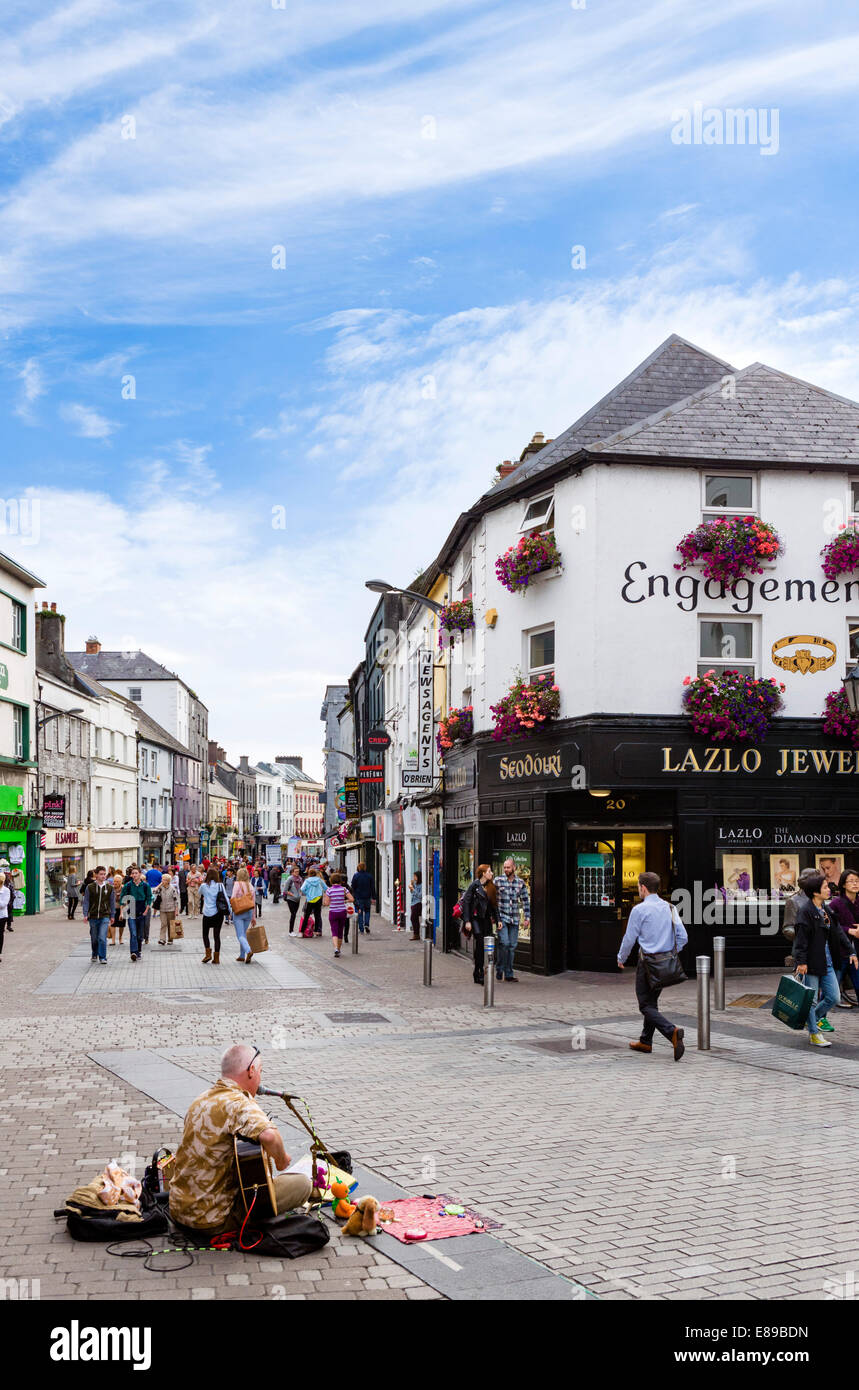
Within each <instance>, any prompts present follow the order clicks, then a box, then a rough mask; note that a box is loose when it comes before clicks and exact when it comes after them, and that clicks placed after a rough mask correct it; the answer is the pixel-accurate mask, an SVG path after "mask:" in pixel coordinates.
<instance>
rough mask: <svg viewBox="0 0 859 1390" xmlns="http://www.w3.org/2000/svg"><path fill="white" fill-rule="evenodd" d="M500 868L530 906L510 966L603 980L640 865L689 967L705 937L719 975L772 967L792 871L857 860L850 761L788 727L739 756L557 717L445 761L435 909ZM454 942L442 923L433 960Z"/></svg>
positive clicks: (644, 726)
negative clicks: (720, 940) (531, 732)
mask: <svg viewBox="0 0 859 1390" xmlns="http://www.w3.org/2000/svg"><path fill="white" fill-rule="evenodd" d="M507 858H512V859H513V860H514V863H515V864H516V866H517V872H518V873H520V875H521V876H522V877H523V878H524V879H525V880H526V882H527V883H528V887H529V894H530V898H531V920H530V924H529V926H527V927H525V926H524V925H523V927H522V928H521V930H520V944H519V948H518V951H517V958H516V965H517V969H521V970H526V971H533V972H535V973H537V974H556V973H558V972H560V971H563V970H593V971H604V970H614V969H616V964H615V962H616V958H617V948H618V946H619V944H620V941H621V938H622V936H623V932H624V929H625V926H626V921H627V918H628V916H629V912H630V910H631V908H632V906H633V905H634V903H635V902H637V901H638V875H639V873H641V872H642V871H643V870H645V869H652V870H655V871H656V872H657V873H658V874H659V875H660V878H661V880H662V885H663V890H662V891H663V894H664V895H665V896H671V897H672V899H673V901H674V902H675V903H676V904H677V906H678V909H679V911H680V915H681V916H682V918H683V921H684V923H685V924H686V928H687V930H688V932H689V948H688V951H687V956H688V957H691V956H692V955H694V954H696V953H699V954H700V953H711V952H712V940H713V936H714V935H719V936H725V937H726V948H727V962H728V964H729V965H733V966H754V965H779V964H781V963H782V962H783V961H784V957H785V953H786V950H787V947H786V944H785V941H784V938H783V937H782V936H781V933H780V925H781V921H782V919H783V916H784V908H785V905H786V903H787V900H788V898H790V897H791V896H792V895H793V893H795V892H796V891H797V879H798V876H799V873H800V872H801V871H802V870H803V869H805V868H808V867H816V868H818V869H820V871H821V872H822V873H824V875H825V876H826V877H828V878H829V879H830V880H831V881H833V882H835V881H837V879H838V876H839V874H840V872H841V871H842V870H843V869H844V868H846V867H856V866H857V865H859V751H857V750H855V749H853V748H851V747H849V746H847V745H846V744H844V743H839V741H838V740H833V739H832V738H831V737H830V736H828V735H826V734H824V733H823V728H822V723H821V721H819V720H801V719H795V720H790V719H783V720H776V721H775V723H774V725H773V727H772V729H771V730H770V733H769V735H768V737H767V739H766V741H765V742H764V743H762V744H761V745H760V746H758V747H754V748H751V747H737V746H732V747H723V746H718V747H714V746H712V745H710V744H708V743H706V742H704V741H701V740H700V739H698V738H697V737H696V736H694V735H693V734H692V731H691V725H690V724H689V723H688V721H686V720H683V719H668V718H656V717H635V716H630V717H629V719H628V720H625V719H623V718H619V717H617V716H615V717H612V718H606V719H605V720H601V719H599V718H591V719H589V720H584V721H576V720H565V721H559V722H558V723H557V724H556V725H555V726H554V727H553V729H552V731H551V735H550V734H546V735H541V736H540V737H538V738H534V739H533V740H529V741H528V742H527V743H525V742H523V743H520V744H502V743H495V742H493V741H492V739H491V738H489V737H487V738H482V737H478V738H476V739H474V740H472V741H471V742H469V743H467V744H465V745H462V746H458V747H455V748H454V749H451V750H450V752H449V754H448V756H447V757H446V758H445V763H444V859H443V864H444V879H445V894H444V899H445V902H447V903H454V902H456V901H457V898H458V897H459V895H460V894H461V892H462V891H463V889H464V888H465V887H467V885H468V884H469V883H470V882H471V879H472V877H473V875H474V871H475V868H476V866H477V865H478V864H483V863H485V864H489V865H491V867H492V869H493V871H494V872H495V873H496V874H500V873H501V866H502V864H503V862H504V860H505V859H507ZM459 941H460V938H459V925H458V923H457V921H456V919H454V918H453V917H452V916H451V915H450V914H449V913H448V914H446V921H445V938H444V944H445V947H446V949H456V948H458V946H459Z"/></svg>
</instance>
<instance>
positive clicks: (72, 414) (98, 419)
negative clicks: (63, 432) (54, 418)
mask: <svg viewBox="0 0 859 1390" xmlns="http://www.w3.org/2000/svg"><path fill="white" fill-rule="evenodd" d="M60 415H61V416H62V418H63V419H64V420H65V421H66V422H67V423H68V424H70V425H73V426H74V431H75V434H78V435H80V436H81V438H82V439H109V438H110V436H111V435H112V434H113V432H114V430H115V429H117V428H118V426H117V425H116V424H115V422H114V421H113V420H108V419H106V418H105V416H104V415H99V413H98V411H97V410H91V409H90V407H89V406H86V405H78V404H74V403H70V404H67V405H61V406H60Z"/></svg>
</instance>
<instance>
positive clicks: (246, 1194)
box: [233, 1135, 277, 1221]
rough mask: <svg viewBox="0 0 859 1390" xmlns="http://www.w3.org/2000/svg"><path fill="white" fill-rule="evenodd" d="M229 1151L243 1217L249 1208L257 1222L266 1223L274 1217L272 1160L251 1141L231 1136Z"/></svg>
mask: <svg viewBox="0 0 859 1390" xmlns="http://www.w3.org/2000/svg"><path fill="white" fill-rule="evenodd" d="M233 1149H234V1151H235V1156H236V1173H237V1175H238V1180H239V1192H240V1193H241V1196H242V1204H243V1206H244V1209H245V1215H247V1213H248V1212H249V1211H250V1209H251V1207H253V1212H254V1216H255V1217H258V1218H259V1220H260V1221H269V1220H270V1219H271V1218H272V1217H273V1216H277V1198H276V1196H275V1191H274V1167H273V1160H272V1159H271V1158H270V1157H269V1155H268V1154H267V1153H266V1152H265V1150H264V1149H263V1148H262V1146H261V1145H260V1144H257V1143H256V1142H255V1141H254V1140H253V1139H241V1138H240V1137H239V1136H238V1135H234V1136H233ZM255 1198H256V1200H254V1199H255Z"/></svg>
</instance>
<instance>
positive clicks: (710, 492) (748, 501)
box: [702, 473, 758, 517]
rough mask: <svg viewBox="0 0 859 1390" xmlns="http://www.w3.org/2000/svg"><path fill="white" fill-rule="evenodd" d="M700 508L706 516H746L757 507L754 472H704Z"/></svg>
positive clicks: (752, 512)
mask: <svg viewBox="0 0 859 1390" xmlns="http://www.w3.org/2000/svg"><path fill="white" fill-rule="evenodd" d="M702 486H703V499H702V510H703V513H704V516H705V517H708V516H711V517H713V516H748V515H750V514H751V515H754V514H755V513H756V512H757V509H758V499H757V478H756V476H755V474H754V473H705V474H704V475H703V480H702Z"/></svg>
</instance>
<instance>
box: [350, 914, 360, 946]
mask: <svg viewBox="0 0 859 1390" xmlns="http://www.w3.org/2000/svg"><path fill="white" fill-rule="evenodd" d="M349 935H350V936H351V937H352V955H353V956H357V954H358V937H359V936H360V932H359V931H358V914H357V912H353V913H352V916H351V917H350V918H349Z"/></svg>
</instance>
